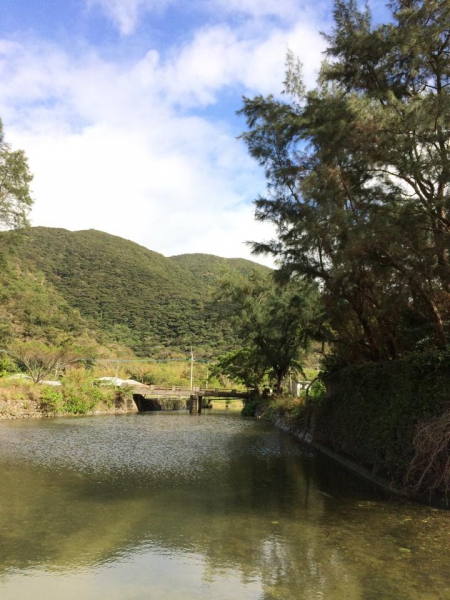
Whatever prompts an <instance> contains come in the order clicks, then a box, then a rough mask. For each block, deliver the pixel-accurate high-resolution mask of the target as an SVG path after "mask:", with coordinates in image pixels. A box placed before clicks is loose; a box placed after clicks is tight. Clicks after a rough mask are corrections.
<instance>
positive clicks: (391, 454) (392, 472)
mask: <svg viewBox="0 0 450 600" xmlns="http://www.w3.org/2000/svg"><path fill="white" fill-rule="evenodd" d="M324 380H325V383H326V385H327V390H328V394H327V395H326V396H325V398H324V399H322V401H321V402H320V404H318V405H316V406H313V407H311V412H312V415H311V416H312V423H313V432H312V433H313V437H314V440H315V441H316V442H319V443H322V444H324V445H326V446H328V447H329V448H331V449H333V450H335V451H336V452H339V453H341V454H343V455H345V456H348V457H350V458H352V459H353V460H355V461H356V462H358V463H359V464H361V465H363V466H365V467H368V468H370V469H371V470H372V471H373V472H374V473H378V474H381V475H383V476H386V477H388V478H389V479H390V480H392V481H397V482H400V481H403V479H404V477H405V473H406V470H407V467H408V465H409V463H410V461H411V460H412V457H413V456H414V446H413V439H414V435H415V431H416V428H417V425H418V424H419V423H420V422H423V421H426V420H428V419H430V418H433V417H436V416H440V415H441V414H442V413H443V412H444V410H445V409H446V408H448V407H449V405H450V354H448V353H438V352H434V353H427V354H420V355H414V356H410V357H408V358H407V359H403V360H399V361H393V362H389V363H377V364H373V363H371V364H366V365H361V366H358V367H351V368H347V369H345V370H343V371H341V372H339V373H336V374H332V375H328V376H326V377H325V378H324Z"/></svg>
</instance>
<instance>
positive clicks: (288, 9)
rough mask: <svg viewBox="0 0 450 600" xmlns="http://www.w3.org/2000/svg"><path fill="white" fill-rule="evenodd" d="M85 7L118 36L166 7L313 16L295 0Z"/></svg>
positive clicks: (94, 0) (115, 2) (99, 2)
mask: <svg viewBox="0 0 450 600" xmlns="http://www.w3.org/2000/svg"><path fill="white" fill-rule="evenodd" d="M85 3H86V6H87V7H88V9H91V10H92V9H94V8H97V9H100V10H101V11H102V12H103V13H104V14H105V16H106V17H107V18H109V19H110V21H111V22H112V23H113V24H114V25H115V26H116V27H117V28H118V29H119V31H120V33H121V34H122V35H125V36H126V35H130V34H131V33H133V32H134V30H135V29H136V27H137V25H138V23H139V21H140V20H141V19H142V18H144V17H145V15H146V14H148V13H155V12H157V13H162V12H163V11H164V10H165V9H167V8H168V7H169V6H176V7H177V9H178V10H183V9H184V10H185V11H186V15H188V14H189V13H190V12H194V11H197V12H204V13H209V15H210V16H217V15H221V16H224V15H230V14H231V15H235V16H236V15H238V16H240V17H241V18H244V19H245V18H248V19H252V20H261V19H263V20H264V19H268V18H273V17H275V18H277V19H279V20H280V21H282V22H284V23H292V22H294V21H299V20H300V19H301V18H303V19H305V18H306V20H307V21H311V20H312V19H313V12H312V11H311V9H310V8H309V7H308V6H307V5H306V4H305V3H300V2H299V1H298V0H191V1H190V2H189V3H186V2H185V0H85ZM325 4H326V6H327V8H329V3H328V2H325V0H318V2H317V3H316V4H315V5H314V12H315V13H316V14H317V13H318V12H319V10H322V7H323V5H325Z"/></svg>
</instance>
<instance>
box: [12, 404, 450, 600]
mask: <svg viewBox="0 0 450 600" xmlns="http://www.w3.org/2000/svg"><path fill="white" fill-rule="evenodd" d="M0 470H1V473H2V477H1V478H0V539H1V544H0V597H1V599H2V600H13V599H14V600H28V599H30V600H31V599H33V600H40V599H44V598H45V600H56V599H58V600H59V599H60V598H64V599H65V600H72V599H73V600H75V599H77V600H78V599H80V598H82V599H83V600H91V599H92V600H100V598H101V599H104V598H105V597H107V598H111V599H113V600H115V599H117V600H119V599H120V600H144V599H152V600H160V599H167V600H178V599H182V600H191V599H192V600H193V599H197V598H208V599H209V598H214V599H218V600H221V599H224V600H225V599H226V600H232V599H233V600H234V599H243V600H275V599H282V600H291V599H292V600H294V599H295V600H319V599H323V600H384V599H389V598H392V599H395V600H414V599H416V598H417V599H430V600H431V599H433V600H434V599H448V600H450V573H449V569H448V561H447V556H446V550H447V548H448V545H449V542H450V535H449V534H450V513H448V512H443V511H438V510H436V509H429V508H427V507H424V506H420V505H415V504H412V503H411V504H410V503H406V504H405V503H401V502H399V501H396V500H392V499H387V498H385V497H382V496H380V495H379V494H378V493H377V492H375V491H374V490H372V489H371V488H369V487H368V486H366V485H363V484H361V482H359V481H357V480H355V479H354V478H353V477H352V476H350V475H349V474H348V473H346V472H344V471H342V470H341V469H340V468H338V467H336V465H334V464H332V463H329V462H328V461H326V460H324V459H319V458H315V457H314V456H312V454H311V453H310V452H308V451H307V450H305V449H304V448H302V447H301V446H300V445H299V444H297V443H296V442H295V441H294V440H292V439H291V438H290V437H289V436H288V435H286V434H284V433H282V432H280V431H278V430H276V429H274V428H272V427H271V426H270V425H268V424H266V423H262V422H259V421H255V420H253V419H244V418H241V417H240V416H238V415H236V414H228V413H227V412H226V411H222V412H218V413H213V414H207V415H202V416H200V417H198V416H190V415H187V414H185V413H146V414H140V415H123V416H102V417H84V418H72V419H48V420H35V421H34V420H33V421H15V422H6V423H5V422H4V423H0Z"/></svg>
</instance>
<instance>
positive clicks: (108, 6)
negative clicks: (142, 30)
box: [85, 0, 171, 35]
mask: <svg viewBox="0 0 450 600" xmlns="http://www.w3.org/2000/svg"><path fill="white" fill-rule="evenodd" d="M85 2H86V4H87V6H88V8H90V9H92V8H94V7H98V8H100V9H101V10H102V11H103V12H104V13H105V14H106V16H107V17H109V18H110V19H111V21H112V22H113V23H114V24H115V25H116V26H117V27H118V29H119V31H120V33H121V34H122V35H129V34H130V33H132V32H133V31H134V29H135V27H136V24H137V22H138V20H139V18H140V17H141V16H142V15H143V14H145V13H146V12H150V11H154V10H158V11H160V10H163V9H164V8H165V7H166V6H167V5H168V4H170V3H171V0H85Z"/></svg>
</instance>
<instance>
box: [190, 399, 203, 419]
mask: <svg viewBox="0 0 450 600" xmlns="http://www.w3.org/2000/svg"><path fill="white" fill-rule="evenodd" d="M202 403H203V396H195V395H192V396H191V397H190V398H189V413H190V414H191V415H196V414H197V415H201V414H202Z"/></svg>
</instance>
